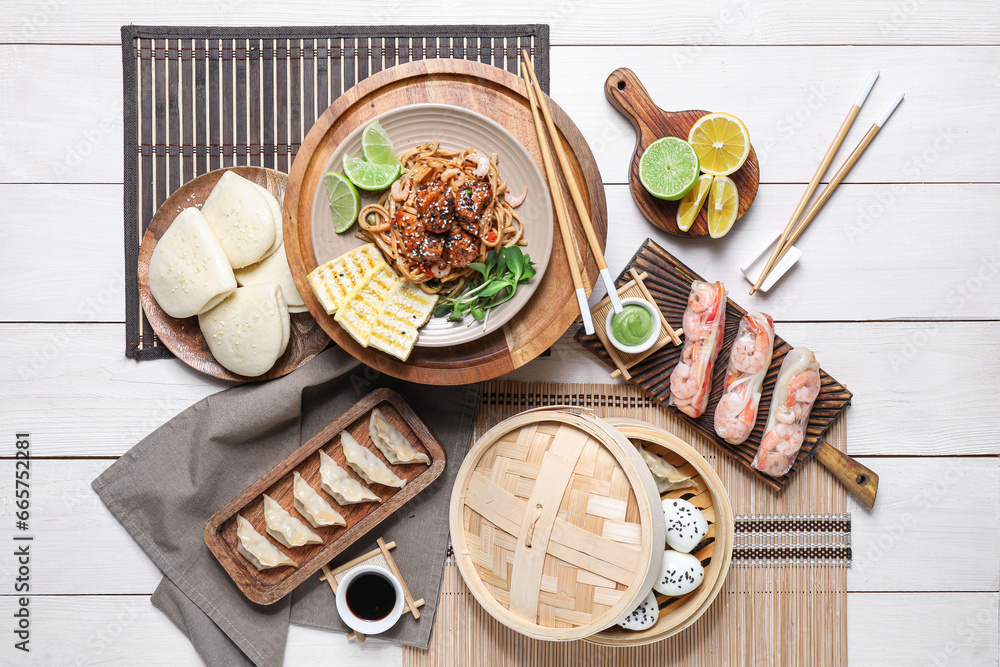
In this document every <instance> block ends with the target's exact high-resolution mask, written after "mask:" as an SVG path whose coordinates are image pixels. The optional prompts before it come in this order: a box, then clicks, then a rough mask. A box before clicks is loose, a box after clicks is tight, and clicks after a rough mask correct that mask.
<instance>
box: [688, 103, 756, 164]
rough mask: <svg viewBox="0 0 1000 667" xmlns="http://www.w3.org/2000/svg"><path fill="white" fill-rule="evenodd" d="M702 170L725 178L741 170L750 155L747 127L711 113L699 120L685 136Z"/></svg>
mask: <svg viewBox="0 0 1000 667" xmlns="http://www.w3.org/2000/svg"><path fill="white" fill-rule="evenodd" d="M688 142H689V143H690V144H691V145H692V146H694V151H695V153H697V154H698V161H699V162H700V163H701V170H702V171H703V172H705V173H706V174H712V175H713V176H728V175H729V174H731V173H733V172H734V171H736V170H737V169H739V168H740V167H742V166H743V163H744V162H746V161H747V157H748V156H749V155H750V133H749V132H748V131H747V127H746V125H744V124H743V121H741V120H740V119H739V118H737V117H736V116H733V115H732V114H728V113H710V114H707V115H705V116H702V117H701V118H699V119H698V120H697V121H696V122H695V124H694V126H693V127H692V128H691V131H690V132H689V133H688Z"/></svg>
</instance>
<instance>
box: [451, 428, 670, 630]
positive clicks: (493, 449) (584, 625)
mask: <svg viewBox="0 0 1000 667" xmlns="http://www.w3.org/2000/svg"><path fill="white" fill-rule="evenodd" d="M449 520H450V526H451V540H452V545H453V547H454V549H455V560H456V563H457V564H458V568H459V571H460V572H461V573H462V577H463V578H464V579H465V583H466V584H467V585H468V587H469V589H470V590H471V591H472V594H473V595H474V596H475V598H476V599H477V600H478V601H479V603H480V604H481V605H482V606H483V608H484V609H486V611H487V612H488V613H489V614H490V615H492V616H493V617H494V618H496V619H497V620H498V621H499V622H501V623H503V624H504V625H506V626H508V627H510V628H512V629H514V630H516V631H518V632H520V633H522V634H524V635H527V636H529V637H532V638H535V639H542V640H551V641H571V640H577V639H582V638H584V637H587V636H588V635H592V634H594V633H595V632H598V631H600V630H603V629H604V628H607V627H608V626H610V625H613V624H615V623H617V622H618V621H619V620H620V619H621V618H623V617H624V616H625V615H626V614H628V613H629V612H631V611H632V610H633V609H634V608H635V607H636V606H638V604H639V603H640V602H641V601H642V599H643V598H644V597H645V596H646V594H647V593H648V592H649V590H650V589H651V588H652V586H653V581H654V579H655V578H656V576H657V575H658V574H659V568H660V560H661V555H662V553H663V545H664V543H665V540H666V529H665V525H664V520H663V512H662V508H661V506H660V498H659V494H658V493H657V491H656V483H655V481H654V480H653V476H652V474H651V473H650V472H649V469H648V468H647V467H646V465H645V463H644V462H643V460H642V457H641V456H640V454H639V452H638V450H637V449H636V448H635V447H634V446H633V445H632V444H631V443H630V442H629V441H628V440H627V439H626V438H625V436H624V435H622V433H621V432H619V431H617V430H616V429H614V428H613V427H612V426H611V425H610V424H608V423H607V422H605V421H603V420H601V419H598V418H597V417H594V416H592V415H588V414H574V413H571V412H566V411H562V410H552V409H548V410H541V411H529V412H524V413H521V414H519V415H517V416H515V417H512V418H510V419H508V420H506V421H504V422H501V423H500V424H498V425H497V426H495V427H493V428H492V429H490V430H489V431H488V432H487V433H486V434H485V435H483V437H482V438H481V439H480V440H479V441H478V442H477V443H476V444H475V445H474V446H473V447H472V449H471V450H470V452H469V454H468V455H467V456H466V458H465V461H464V463H463V464H462V468H461V469H460V470H459V472H458V477H457V479H456V481H455V488H454V492H453V493H452V499H451V508H450V514H449Z"/></svg>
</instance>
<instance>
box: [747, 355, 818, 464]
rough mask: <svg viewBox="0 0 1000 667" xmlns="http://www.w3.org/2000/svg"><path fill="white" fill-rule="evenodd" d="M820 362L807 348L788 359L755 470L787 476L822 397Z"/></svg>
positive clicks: (775, 393) (756, 459)
mask: <svg viewBox="0 0 1000 667" xmlns="http://www.w3.org/2000/svg"><path fill="white" fill-rule="evenodd" d="M819 389H820V377H819V362H818V361H816V356H815V355H814V354H813V353H812V352H811V351H809V350H807V349H806V348H804V347H798V348H795V349H794V350H792V351H791V352H789V353H788V354H787V355H785V359H784V361H783V362H782V363H781V370H780V371H778V379H777V380H776V381H775V383H774V395H773V396H772V398H771V412H770V413H769V414H768V417H767V425H766V426H765V427H764V437H763V438H761V441H760V448H759V449H758V450H757V455H756V456H755V457H754V459H753V463H752V465H753V467H754V468H756V469H757V470H760V471H761V472H763V473H766V474H768V475H771V476H772V477H780V476H782V475H784V474H785V473H786V472H788V470H789V469H790V468H791V467H792V464H793V463H795V456H796V455H797V454H798V453H799V449H801V448H802V441H803V439H804V438H805V433H806V426H807V425H808V424H809V413H810V412H811V411H812V406H813V403H814V402H815V401H816V397H817V396H818V395H819Z"/></svg>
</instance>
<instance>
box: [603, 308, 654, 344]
mask: <svg viewBox="0 0 1000 667" xmlns="http://www.w3.org/2000/svg"><path fill="white" fill-rule="evenodd" d="M630 305H635V306H642V307H643V308H645V309H646V310H648V311H649V314H650V315H652V316H653V332H652V333H651V334H649V338H647V339H646V340H644V341H643V342H642V343H640V344H639V345H625V344H624V343H622V342H621V341H619V340H618V339H617V338H615V334H614V332H613V331H612V330H611V319H612V318H613V317H614V316H615V309H614V308H612V309H611V310H609V311H608V316H607V318H606V319H605V320H604V331H605V333H607V334H608V340H610V341H611V344H612V345H614V346H615V348H616V349H618V350H620V351H622V352H624V353H625V354H639V353H640V352H645V351H646V350H648V349H649V348H651V347H653V345H655V344H656V341H657V340H659V338H660V331H661V330H662V329H663V316H662V315H660V309H659V308H657V307H656V305H654V304H652V303H650V302H648V301H646V300H645V299H638V298H636V297H634V296H630V297H628V298H626V299H622V306H630Z"/></svg>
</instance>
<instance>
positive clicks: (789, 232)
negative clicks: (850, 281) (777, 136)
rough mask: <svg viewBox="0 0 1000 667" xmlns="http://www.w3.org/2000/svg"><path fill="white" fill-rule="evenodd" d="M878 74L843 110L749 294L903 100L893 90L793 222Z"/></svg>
mask: <svg viewBox="0 0 1000 667" xmlns="http://www.w3.org/2000/svg"><path fill="white" fill-rule="evenodd" d="M878 75H879V70H873V71H872V73H871V75H870V76H869V77H868V81H867V82H866V83H865V86H864V88H862V89H861V93H860V94H859V95H858V99H857V100H855V102H854V105H853V106H851V109H850V111H848V112H847V117H846V118H844V122H843V123H841V124H840V129H839V130H837V136H836V137H834V138H833V143H832V144H830V147H829V148H828V149H826V155H824V156H823V160H822V161H820V163H819V167H817V168H816V173H815V174H813V177H812V179H811V180H810V181H809V185H808V186H807V187H806V191H805V192H804V193H802V198H801V199H800V200H799V203H798V205H797V206H796V207H795V212H794V213H792V217H791V219H790V220H789V221H788V224H787V225H785V229H784V231H783V232H782V234H781V236H780V237H779V238H778V242H777V243H776V244H775V246H774V250H773V251H771V256H770V257H769V258H768V260H767V264H765V265H764V269H763V270H762V271H761V272H760V276H758V277H757V281H756V282H755V283H754V285H753V287H752V288H750V294H751V295H753V293H754V292H756V291H757V290H758V289H760V286H761V285H762V284H763V283H764V280H766V279H767V274H768V273H770V272H771V270H772V269H773V268H774V266H775V265H776V264H777V263H778V262H779V261H780V260H781V258H782V257H784V256H785V253H786V252H788V249H789V248H791V247H792V244H793V243H795V240H796V239H798V238H799V236H800V235H801V234H802V232H803V231H805V228H806V226H807V225H808V224H809V223H810V222H812V219H813V218H815V217H816V214H817V213H819V210H820V209H821V208H823V204H825V203H826V200H827V199H829V198H830V195H832V194H833V191H834V189H835V188H836V187H837V186H838V185H840V182H841V181H842V180H844V177H845V176H847V172H849V171H850V170H851V167H853V166H854V163H855V162H857V161H858V158H860V157H861V154H862V153H864V152H865V149H866V148H868V144H870V143H871V142H872V139H874V138H875V135H876V134H878V131H879V130H880V129H882V126H883V125H885V122H886V121H887V120H889V116H890V115H892V112H893V111H895V110H896V107H897V106H899V103H900V102H902V101H903V93H902V92H900V93H896V96H895V97H894V98H892V101H891V102H890V103H889V106H887V107H886V108H885V110H884V111H883V112H882V115H881V116H879V117H878V120H876V121H875V122H874V123H873V124H872V126H871V127H870V128H869V129H868V132H867V133H865V136H864V137H862V138H861V141H860V142H859V143H858V145H857V146H855V148H854V150H853V151H851V154H850V155H848V156H847V160H845V161H844V164H843V165H841V167H840V169H838V170H837V173H835V174H834V175H833V178H831V179H830V182H829V183H827V185H826V187H825V188H823V192H821V193H820V195H819V198H818V199H817V200H816V202H815V203H814V204H813V205H812V207H810V209H809V210H808V211H806V214H805V216H804V217H803V218H802V221H801V222H799V223H798V226H796V224H795V223H796V221H797V220H798V219H799V216H800V215H802V210H803V209H804V208H805V207H806V204H808V203H809V199H810V198H811V197H812V196H813V193H814V192H816V187H817V186H818V185H819V182H820V179H822V178H823V174H825V173H826V170H827V168H828V167H829V166H830V162H832V161H833V156H834V155H836V154H837V151H838V150H839V149H840V145H841V144H842V143H843V142H844V137H846V136H847V132H848V131H849V130H850V129H851V126H852V125H853V124H854V119H855V118H857V117H858V112H859V111H861V105H863V104H864V103H865V99H867V98H868V93H870V92H871V89H872V86H874V85H875V80H876V79H878Z"/></svg>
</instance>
